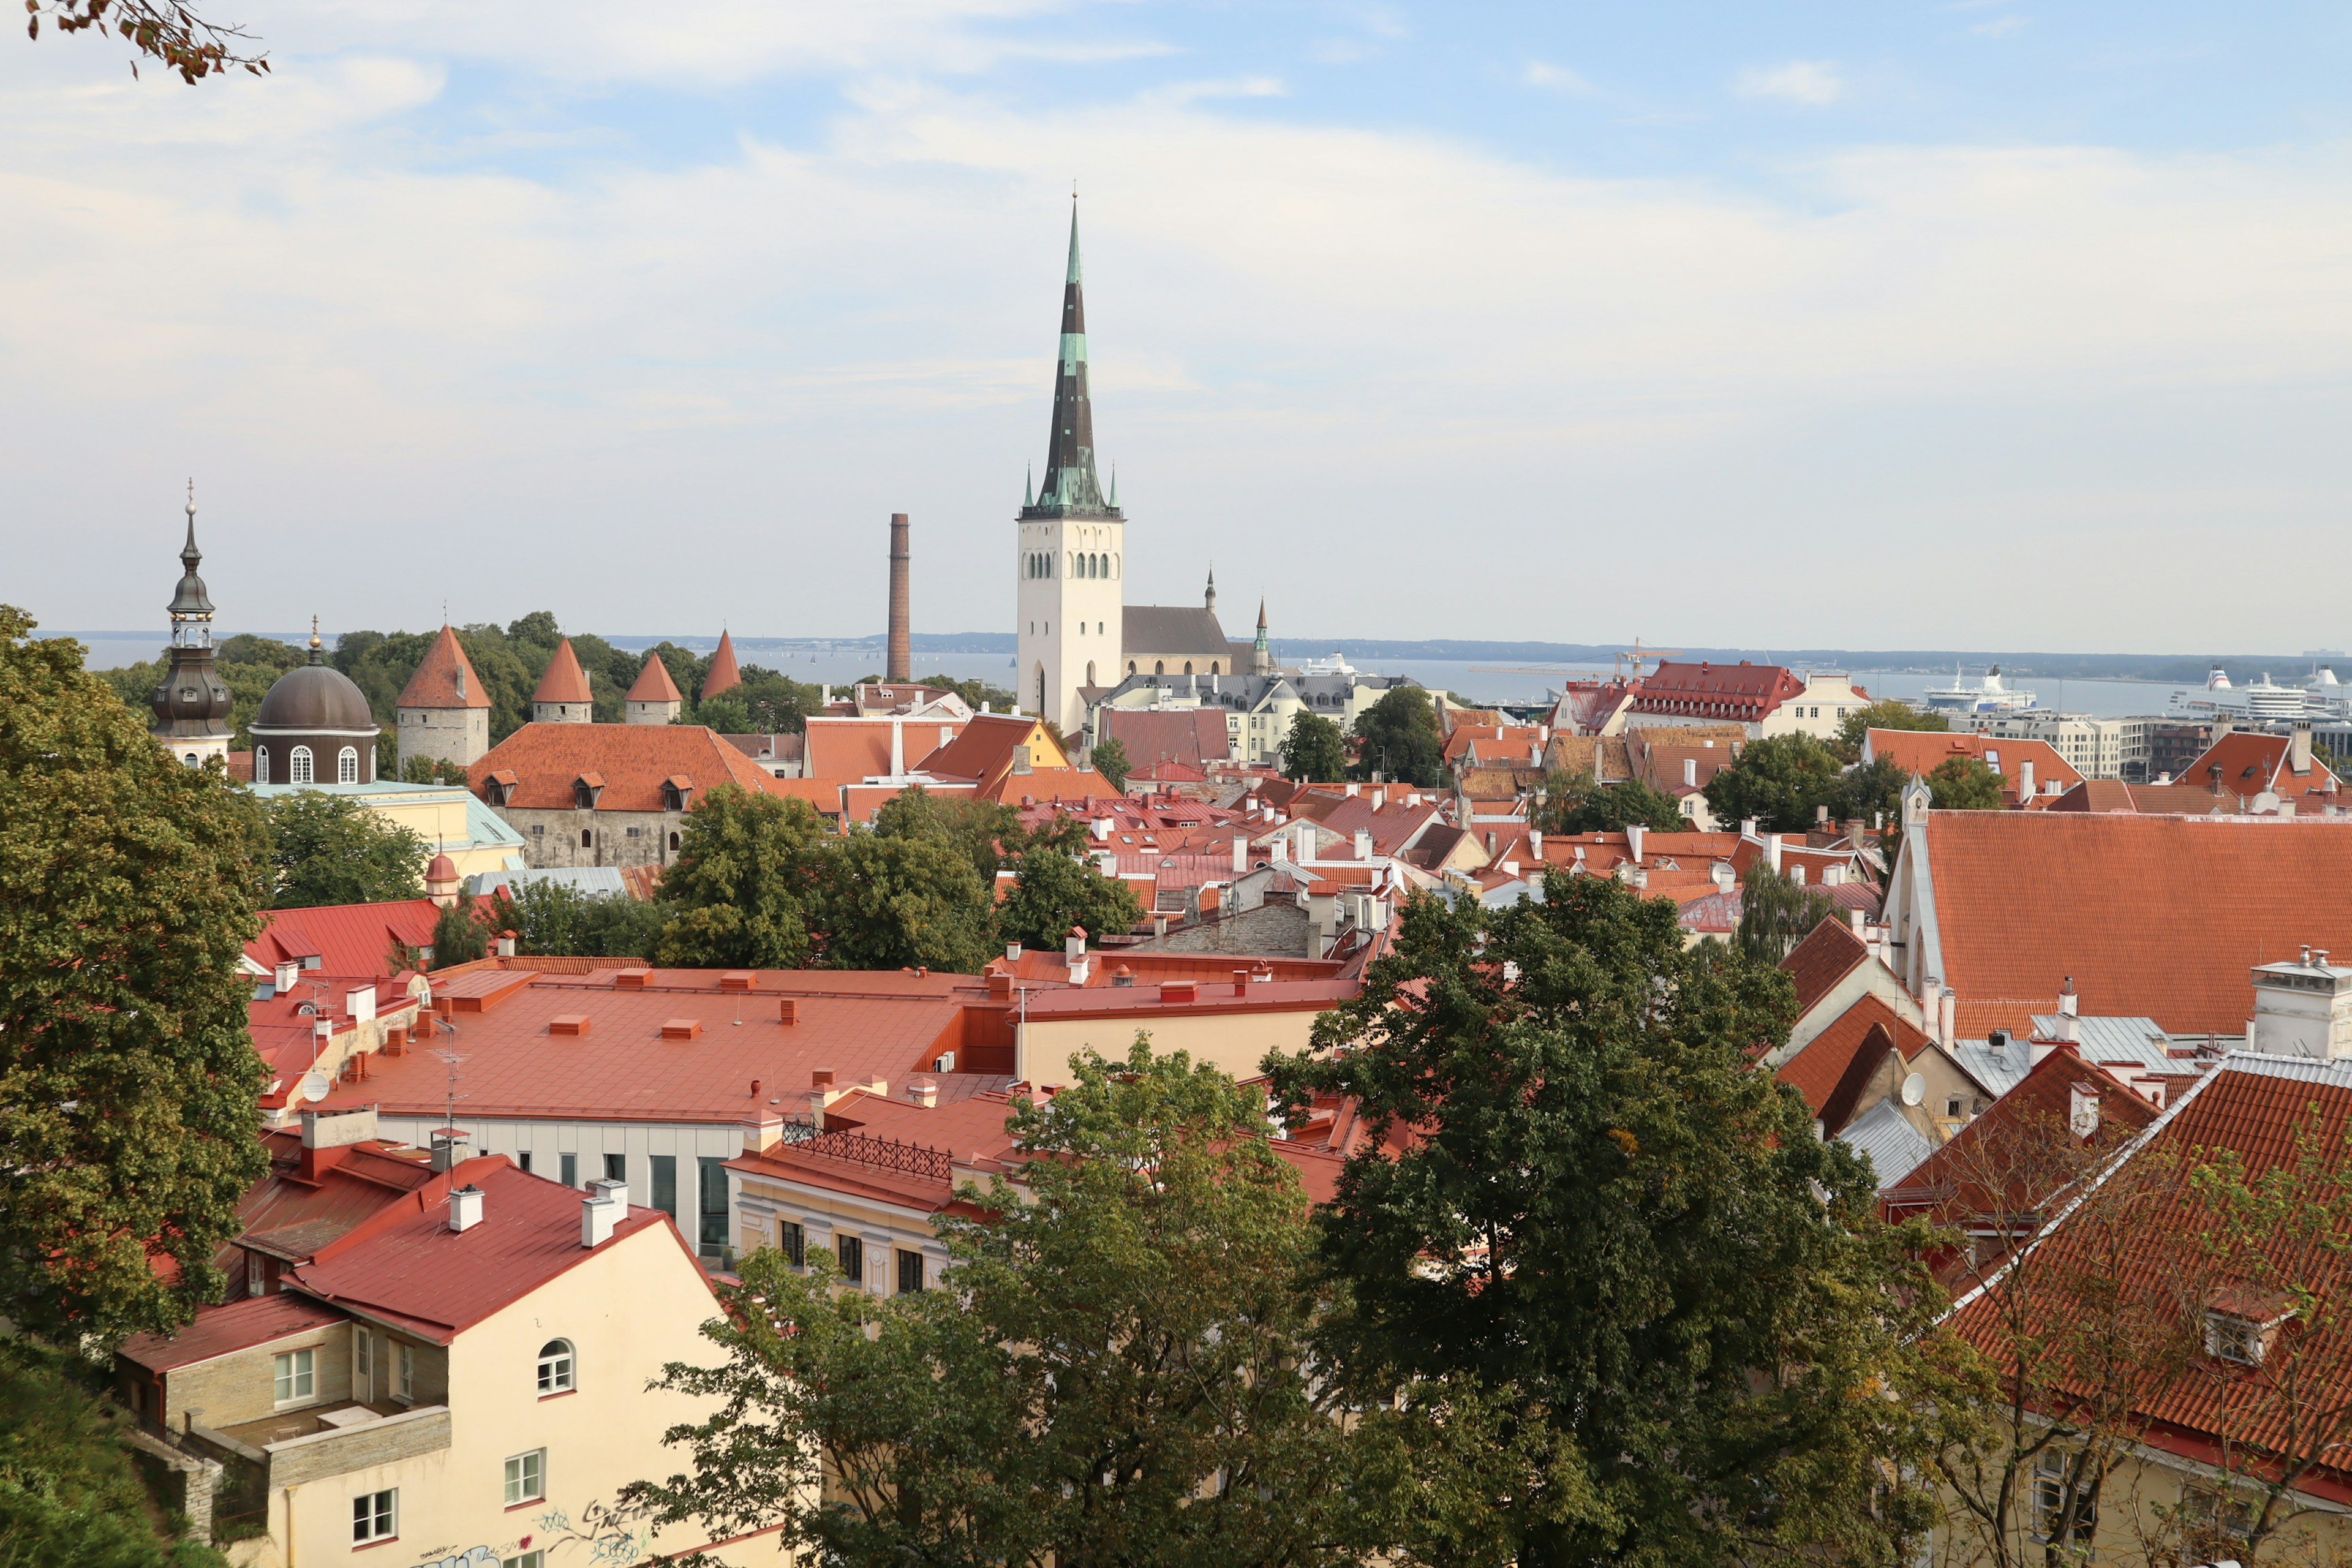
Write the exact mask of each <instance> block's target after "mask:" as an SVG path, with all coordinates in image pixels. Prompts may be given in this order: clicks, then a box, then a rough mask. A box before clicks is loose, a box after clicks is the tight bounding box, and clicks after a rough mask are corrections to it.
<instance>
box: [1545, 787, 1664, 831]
mask: <svg viewBox="0 0 2352 1568" xmlns="http://www.w3.org/2000/svg"><path fill="white" fill-rule="evenodd" d="M1534 817H1535V826H1537V827H1538V829H1540V830H1541V831H1543V832H1546V833H1622V832H1624V831H1625V829H1626V828H1627V827H1628V826H1632V825H1633V824H1635V823H1638V824H1640V825H1641V826H1643V827H1646V828H1648V829H1649V830H1650V831H1651V832H1653V833H1686V832H1688V831H1690V819H1689V818H1688V817H1686V816H1684V815H1683V808H1682V803H1681V802H1680V801H1677V800H1676V799H1675V797H1674V796H1673V795H1668V794H1667V793H1666V792H1665V791H1664V790H1662V789H1657V788H1654V787H1653V786H1652V785H1649V784H1643V782H1642V781H1641V780H1640V779H1628V780H1626V781H1624V782H1623V783H1622V784H1594V783H1593V782H1592V775H1591V774H1590V773H1558V772H1555V773H1551V774H1549V775H1548V776H1547V777H1546V778H1545V780H1544V791H1543V795H1542V798H1540V799H1539V800H1538V801H1537V802H1536V805H1535V812H1534Z"/></svg>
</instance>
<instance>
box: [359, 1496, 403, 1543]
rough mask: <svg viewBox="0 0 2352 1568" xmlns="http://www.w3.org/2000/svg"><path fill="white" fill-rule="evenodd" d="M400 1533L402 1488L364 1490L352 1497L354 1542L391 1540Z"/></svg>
mask: <svg viewBox="0 0 2352 1568" xmlns="http://www.w3.org/2000/svg"><path fill="white" fill-rule="evenodd" d="M399 1533H400V1489H399V1488H398V1487H387V1488H386V1489H383V1491H380V1492H362V1493H361V1494H360V1495H359V1496H357V1497H355V1498H353V1499H352V1545H353V1546H365V1545H366V1544H368V1542H372V1541H390V1540H391V1539H392V1538H393V1537H394V1536H395V1535H398V1534H399Z"/></svg>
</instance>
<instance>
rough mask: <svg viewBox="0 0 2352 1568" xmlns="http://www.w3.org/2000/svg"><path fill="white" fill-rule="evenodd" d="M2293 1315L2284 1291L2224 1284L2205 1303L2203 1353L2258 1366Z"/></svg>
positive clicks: (2289, 1300) (2215, 1358) (2291, 1306)
mask: <svg viewBox="0 0 2352 1568" xmlns="http://www.w3.org/2000/svg"><path fill="white" fill-rule="evenodd" d="M2292 1317H2294V1302H2293V1300H2291V1299H2290V1298H2289V1297H2288V1296H2287V1295H2286V1293H2285V1292H2284V1291H2282V1290H2261V1289H2251V1288H2248V1287H2244V1286H2223V1287H2221V1288H2220V1289H2216V1290H2214V1291H2213V1292H2212V1293H2211V1294H2210V1296H2209V1297H2208V1298H2207V1300H2206V1303H2205V1353H2206V1354H2207V1355H2210V1356H2211V1357H2212V1358H2213V1359H2214V1360H2215V1361H2219V1362H2231V1363H2236V1364H2237V1365H2240V1366H2260V1365H2262V1364H2263V1362H2264V1361H2265V1360H2266V1359H2268V1357H2269V1355H2270V1352H2271V1351H2272V1349H2273V1347H2274V1346H2275V1345H2276V1344H2277V1343H2278V1336H2279V1331H2280V1330H2281V1329H2283V1328H2284V1327H2285V1326H2286V1321H2287V1320H2288V1319H2289V1318H2292Z"/></svg>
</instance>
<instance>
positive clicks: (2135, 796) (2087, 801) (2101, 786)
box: [2042, 779, 2238, 816]
mask: <svg viewBox="0 0 2352 1568" xmlns="http://www.w3.org/2000/svg"><path fill="white" fill-rule="evenodd" d="M2237 808H2238V803H2237V800H2236V798H2235V797H2233V796H2229V795H2215V794H2214V793H2213V792H2212V791H2211V790H2210V789H2205V788H2202V787H2200V786H2199V785H2196V784H2126V783H2124V781H2123V780H2121V779H2084V781H2083V782H2082V783H2081V784H2076V785H2075V786H2074V788H2073V789H2070V790H2068V791H2067V792H2066V793H2065V794H2063V795H2060V796H2059V797H2058V798H2057V799H2056V800H2053V801H2052V802H2051V803H2050V804H2049V805H2046V806H2044V807H2042V809H2043V810H2044V811H2130V812H2138V813H2140V814H2142V815H2144V816H2146V815H2168V816H2212V815H2214V814H2215V813H2216V812H2223V813H2230V812H2234V811H2236V810H2237Z"/></svg>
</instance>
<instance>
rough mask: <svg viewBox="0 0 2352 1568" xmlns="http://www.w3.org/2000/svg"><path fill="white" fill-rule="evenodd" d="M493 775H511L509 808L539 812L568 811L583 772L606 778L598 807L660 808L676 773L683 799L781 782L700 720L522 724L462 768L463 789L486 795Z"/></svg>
mask: <svg viewBox="0 0 2352 1568" xmlns="http://www.w3.org/2000/svg"><path fill="white" fill-rule="evenodd" d="M573 668H575V669H576V668H579V667H578V666H577V665H576V664H575V665H574V666H573ZM542 689H544V683H542ZM492 773H512V774H513V775H514V785H513V793H512V794H511V795H509V796H508V797H507V801H506V804H507V805H510V806H519V807H522V808H525V809H530V810H540V811H569V810H572V809H573V806H574V804H575V803H574V800H573V796H572V784H573V782H574V781H575V780H577V779H579V778H580V777H582V775H583V774H601V775H602V776H603V778H604V793H603V794H602V795H599V796H598V797H597V801H596V809H597V810H599V811H661V810H664V809H666V808H665V806H664V804H663V802H664V799H665V796H664V793H663V789H662V786H663V784H666V783H667V782H668V781H669V780H670V779H672V778H674V777H683V778H684V779H686V780H687V781H688V784H690V785H691V786H692V788H693V790H694V792H695V793H694V794H693V795H691V796H689V804H691V802H692V801H698V800H699V799H701V798H702V796H703V795H707V794H709V792H710V791H711V790H713V789H716V788H717V787H718V786H719V785H720V784H740V785H742V786H743V787H744V788H745V789H747V790H749V791H751V793H752V794H754V795H782V794H784V793H785V792H784V791H782V790H779V789H777V788H775V787H774V786H775V785H776V784H780V783H782V782H784V781H782V780H778V779H772V778H770V777H769V776H768V775H767V773H763V772H762V771H761V770H760V769H759V768H757V767H755V766H753V765H752V763H751V762H750V761H749V760H747V759H746V758H745V757H744V755H743V753H742V752H739V751H737V750H736V749H735V748H734V747H732V746H730V745H729V744H728V743H727V742H724V741H722V740H720V739H719V737H718V736H717V735H715V734H713V733H712V732H711V731H709V730H707V729H705V728H704V727H703V726H701V725H699V724H525V725H524V726H523V727H522V728H521V729H520V730H517V731H515V732H514V733H513V734H511V735H509V736H508V737H507V738H506V739H505V740H503V741H500V742H499V743H498V744H497V745H495V746H493V747H491V748H490V749H489V751H488V752H486V753H485V754H484V755H483V757H482V759H481V760H480V761H479V762H478V763H475V764H474V765H473V766H472V767H471V768H470V769H468V770H467V787H469V788H470V789H472V790H473V792H474V793H475V794H476V795H479V796H481V798H482V799H484V800H490V799H491V798H492V797H491V795H490V793H489V778H490V775H491V774H492Z"/></svg>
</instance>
